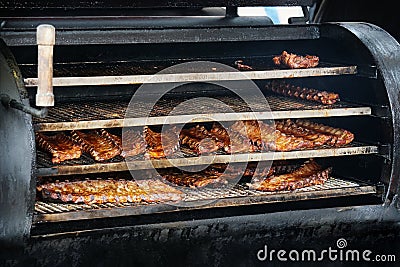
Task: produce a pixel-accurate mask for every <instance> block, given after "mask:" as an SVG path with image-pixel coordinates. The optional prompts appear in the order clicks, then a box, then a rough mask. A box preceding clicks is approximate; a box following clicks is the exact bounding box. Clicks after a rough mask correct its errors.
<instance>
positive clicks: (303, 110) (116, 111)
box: [34, 95, 371, 132]
mask: <svg viewBox="0 0 400 267" xmlns="http://www.w3.org/2000/svg"><path fill="white" fill-rule="evenodd" d="M203 96H204V95H203ZM205 96H207V95H205ZM214 98H215V99H217V100H220V101H222V102H224V103H226V104H227V105H229V107H230V108H232V109H233V110H234V111H235V113H215V110H218V108H222V109H223V108H225V109H226V107H224V106H221V107H218V106H217V107H216V106H212V107H207V106H204V107H203V108H201V110H199V108H198V107H199V106H200V105H194V106H195V107H196V108H193V109H190V108H188V109H185V113H184V114H183V113H182V112H179V111H177V112H176V113H174V114H173V115H171V116H168V114H169V113H170V112H171V110H172V109H173V108H174V107H175V106H177V105H178V104H179V103H181V102H182V101H184V100H185V98H179V99H178V98H173V99H164V100H163V99H161V101H159V102H158V103H157V104H156V105H154V106H149V105H150V104H149V103H146V102H143V103H141V102H140V103H138V102H135V109H134V110H135V115H134V117H133V116H129V117H128V118H126V119H124V117H125V113H126V109H127V106H128V104H129V100H125V101H123V100H118V101H104V102H102V101H93V102H85V103H83V102H75V103H60V104H58V105H57V106H56V107H53V108H51V109H49V114H48V116H47V117H46V118H45V119H40V118H35V119H34V127H35V130H36V131H38V132H39V131H65V130H73V129H97V128H112V127H124V126H144V125H145V124H146V123H147V124H149V125H162V124H164V123H165V120H166V116H168V121H169V122H171V123H185V122H187V121H191V122H206V121H213V120H215V121H232V120H246V119H254V116H256V117H257V118H258V119H260V120H262V119H284V118H312V117H327V116H352V115H370V114H371V108H370V107H365V106H359V105H356V104H351V103H347V102H344V101H341V102H338V103H335V104H334V105H331V106H326V105H322V104H319V103H316V102H311V101H306V100H300V99H292V98H287V97H282V96H276V95H267V96H266V100H267V101H268V104H269V106H270V110H271V111H268V110H266V108H265V106H263V105H261V104H257V103H259V101H258V100H257V99H254V101H253V102H252V103H255V104H254V106H253V107H252V109H253V110H252V111H251V110H250V109H249V107H248V106H247V105H245V104H244V103H243V100H241V99H240V98H239V97H237V96H236V97H235V96H230V95H225V96H217V97H214ZM250 100H251V98H250ZM193 101H194V104H195V101H196V99H193ZM221 105H222V103H221ZM150 110H151V113H150V117H147V115H148V114H146V113H148V111H150ZM202 115H204V116H202Z"/></svg>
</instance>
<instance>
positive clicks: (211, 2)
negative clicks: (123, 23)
mask: <svg viewBox="0 0 400 267" xmlns="http://www.w3.org/2000/svg"><path fill="white" fill-rule="evenodd" d="M314 2H315V0H250V1H249V0H247V1H243V0H240V1H237V0H191V1H187V0H167V1H165V0H163V1H159V0H136V1H128V0H118V1H89V0H79V1H78V0H71V1H43V0H39V1H32V0H30V1H21V0H17V1H15V0H14V1H4V3H1V4H0V9H6V10H7V9H12V10H14V9H35V8H36V9H41V10H46V9H53V8H60V9H69V8H72V9H78V8H90V9H94V8H97V9H101V8H110V9H113V8H121V9H130V8H160V7H170V8H179V7H224V6H300V5H307V6H311V5H312V4H313V3H314ZM10 12H11V11H10Z"/></svg>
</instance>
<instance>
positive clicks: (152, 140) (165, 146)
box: [144, 126, 179, 159]
mask: <svg viewBox="0 0 400 267" xmlns="http://www.w3.org/2000/svg"><path fill="white" fill-rule="evenodd" d="M144 138H145V141H146V143H147V148H146V153H145V157H146V158H151V159H159V158H165V157H167V156H171V155H172V154H173V153H174V152H175V151H176V150H177V149H178V147H179V135H178V130H177V128H176V127H175V126H173V127H172V128H171V129H168V130H166V131H164V134H163V135H162V136H161V133H158V132H154V131H153V130H151V129H150V128H149V127H147V126H145V127H144Z"/></svg>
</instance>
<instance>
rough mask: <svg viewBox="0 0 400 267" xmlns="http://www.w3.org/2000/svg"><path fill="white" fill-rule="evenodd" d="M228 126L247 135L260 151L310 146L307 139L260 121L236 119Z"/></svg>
mask: <svg viewBox="0 0 400 267" xmlns="http://www.w3.org/2000/svg"><path fill="white" fill-rule="evenodd" d="M243 125H244V126H245V127H243ZM230 128H231V129H232V130H233V131H237V132H239V133H240V134H241V135H244V136H248V137H249V139H250V140H251V142H252V144H253V145H254V146H256V147H257V148H258V150H262V151H265V150H266V151H270V150H273V151H292V150H299V149H304V148H310V147H312V143H311V142H310V141H309V140H307V139H305V138H303V137H300V136H299V137H297V136H293V135H286V134H284V133H282V132H281V131H279V130H276V129H274V127H272V126H271V125H268V124H266V123H264V122H261V121H255V120H248V121H238V122H235V123H234V124H233V125H232V126H231V127H230Z"/></svg>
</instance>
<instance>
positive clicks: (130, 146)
mask: <svg viewBox="0 0 400 267" xmlns="http://www.w3.org/2000/svg"><path fill="white" fill-rule="evenodd" d="M123 137H124V142H123V143H122V145H121V149H122V153H121V156H123V157H125V158H126V157H133V156H136V155H140V154H143V153H145V151H146V142H145V141H144V137H143V133H142V132H140V131H138V130H136V129H133V128H130V129H127V130H124V132H123Z"/></svg>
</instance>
